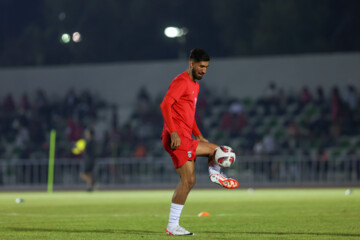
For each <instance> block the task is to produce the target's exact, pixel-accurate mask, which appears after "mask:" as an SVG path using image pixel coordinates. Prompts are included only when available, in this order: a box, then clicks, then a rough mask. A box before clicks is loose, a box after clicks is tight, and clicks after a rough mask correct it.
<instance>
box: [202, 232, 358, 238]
mask: <svg viewBox="0 0 360 240" xmlns="http://www.w3.org/2000/svg"><path fill="white" fill-rule="evenodd" d="M202 233H211V234H226V233H228V232H214V231H205V232H202ZM231 233H236V234H253V235H313V236H337V237H360V233H316V232H231Z"/></svg>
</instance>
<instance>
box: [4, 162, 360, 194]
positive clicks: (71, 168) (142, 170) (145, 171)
mask: <svg viewBox="0 0 360 240" xmlns="http://www.w3.org/2000/svg"><path fill="white" fill-rule="evenodd" d="M82 167H83V162H82V160H81V159H56V160H55V171H54V186H55V187H62V188H69V189H70V188H74V187H79V188H80V187H84V182H83V181H82V180H81V179H80V177H79V175H80V173H81V171H82ZM196 172H197V179H196V181H197V184H196V186H197V187H215V186H214V184H212V183H210V182H209V180H208V170H207V159H205V158H198V160H197V161H196ZM225 173H226V174H227V175H229V176H231V177H233V178H235V179H237V180H239V183H240V187H259V186H262V187H277V186H288V187H298V186H305V187H312V186H313V187H316V186H345V185H358V184H359V183H360V156H347V157H343V158H341V159H336V160H335V159H334V160H333V159H329V160H328V161H322V160H317V159H314V158H310V157H300V156H290V155H289V156H270V157H258V156H240V157H238V159H237V162H236V164H235V165H234V167H233V168H230V169H225ZM47 174H48V161H47V160H46V159H42V160H12V161H9V162H7V161H6V160H0V190H1V189H11V188H14V189H16V188H17V187H23V188H24V187H25V188H29V189H31V188H34V187H44V189H45V188H46V184H47ZM95 176H96V182H97V184H98V186H99V188H100V189H101V188H102V187H103V188H134V189H136V188H139V187H141V188H161V187H174V186H176V184H177V183H178V181H179V179H178V176H177V174H176V171H175V170H174V168H173V164H172V162H171V159H169V158H168V157H166V158H152V157H149V158H119V159H98V161H97V164H96V169H95Z"/></svg>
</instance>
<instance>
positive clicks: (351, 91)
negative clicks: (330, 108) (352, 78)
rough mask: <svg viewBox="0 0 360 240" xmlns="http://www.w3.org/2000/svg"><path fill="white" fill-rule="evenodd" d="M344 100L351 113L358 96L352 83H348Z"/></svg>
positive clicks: (355, 105)
mask: <svg viewBox="0 0 360 240" xmlns="http://www.w3.org/2000/svg"><path fill="white" fill-rule="evenodd" d="M344 101H345V103H346V104H347V106H348V108H349V111H350V113H353V112H354V111H355V109H356V107H357V103H358V96H357V93H356V89H355V87H354V85H348V86H347V91H346V93H345V97H344Z"/></svg>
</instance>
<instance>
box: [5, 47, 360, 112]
mask: <svg viewBox="0 0 360 240" xmlns="http://www.w3.org/2000/svg"><path fill="white" fill-rule="evenodd" d="M187 64H188V63H187V61H158V62H133V63H117V64H108V65H85V66H82V65H80V66H59V67H44V68H13V69H0V97H1V98H3V97H4V96H5V95H6V94H7V93H9V92H11V93H13V94H14V96H15V97H16V98H17V99H18V98H19V96H20V95H21V93H22V92H28V93H29V94H30V95H31V94H33V93H34V92H35V91H36V89H38V88H42V89H44V90H46V92H47V93H48V94H49V95H53V94H57V95H58V96H64V95H65V93H66V92H67V91H68V89H69V88H74V89H75V90H77V91H78V92H79V91H80V90H83V89H89V90H90V91H92V92H96V93H98V94H99V95H101V96H103V97H104V98H105V99H106V100H108V101H110V102H116V103H118V104H119V106H120V107H124V108H126V106H128V105H131V104H132V103H133V101H134V99H135V96H136V93H137V91H138V89H139V88H140V87H141V86H142V85H145V86H147V88H148V89H149V91H150V93H151V95H152V96H155V95H157V94H159V93H161V92H165V91H166V90H167V88H168V86H169V84H170V81H171V80H172V79H173V78H174V77H175V76H176V75H177V74H179V73H181V72H182V71H184V70H185V69H186V67H187ZM202 81H204V82H206V83H207V85H208V86H209V87H211V88H213V89H217V90H219V89H220V90H221V89H223V88H227V89H228V92H229V94H230V96H236V97H245V96H259V95H261V94H262V92H263V90H264V89H265V88H266V86H267V85H268V83H269V82H270V81H274V82H276V83H277V85H278V86H279V87H282V88H284V89H285V90H288V89H290V88H294V89H300V88H301V87H302V86H303V85H308V86H309V87H310V88H315V87H316V86H317V85H323V86H324V87H325V88H330V87H331V86H333V85H339V86H345V85H346V84H347V83H352V84H354V85H356V86H357V87H358V88H360V53H351V54H340V53H338V54H322V55H295V56H276V57H262V58H257V57H256V58H234V59H213V60H212V61H211V63H210V67H209V69H208V73H207V75H206V76H205V77H204V79H203V80H202Z"/></svg>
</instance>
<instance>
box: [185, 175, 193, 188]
mask: <svg viewBox="0 0 360 240" xmlns="http://www.w3.org/2000/svg"><path fill="white" fill-rule="evenodd" d="M182 182H183V185H184V186H185V187H186V188H187V189H192V188H193V187H194V185H195V182H196V178H195V176H191V177H188V178H186V179H184V180H183V181H182Z"/></svg>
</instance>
